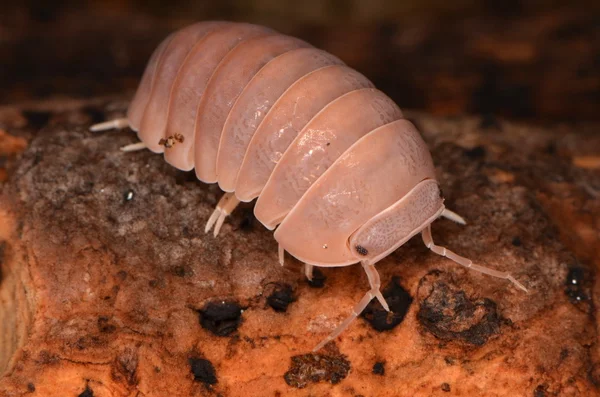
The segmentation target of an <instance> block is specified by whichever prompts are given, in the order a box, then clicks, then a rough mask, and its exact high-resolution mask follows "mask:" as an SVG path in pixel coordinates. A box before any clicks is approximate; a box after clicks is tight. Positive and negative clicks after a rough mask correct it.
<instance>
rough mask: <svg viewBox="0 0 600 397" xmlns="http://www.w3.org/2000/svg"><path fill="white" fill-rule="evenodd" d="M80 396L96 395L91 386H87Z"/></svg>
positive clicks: (89, 396) (90, 396)
mask: <svg viewBox="0 0 600 397" xmlns="http://www.w3.org/2000/svg"><path fill="white" fill-rule="evenodd" d="M78 397H94V392H93V391H92V389H90V387H89V386H86V387H85V390H84V391H83V392H81V393H80V394H79V396H78Z"/></svg>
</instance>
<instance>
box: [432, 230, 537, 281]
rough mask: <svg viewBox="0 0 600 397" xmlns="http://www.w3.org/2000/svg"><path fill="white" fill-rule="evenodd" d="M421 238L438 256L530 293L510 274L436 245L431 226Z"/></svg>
mask: <svg viewBox="0 0 600 397" xmlns="http://www.w3.org/2000/svg"><path fill="white" fill-rule="evenodd" d="M421 236H422V237H423V243H425V246H427V248H429V249H430V250H431V251H433V252H435V253H436V254H438V255H441V256H445V257H446V258H448V259H450V260H451V261H453V262H456V263H458V264H459V265H461V266H464V267H466V268H469V269H473V270H475V271H477V272H480V273H483V274H487V275H488V276H492V277H498V278H503V279H505V280H509V281H510V282H512V283H513V284H514V285H515V286H516V287H517V288H519V289H521V290H523V291H525V292H528V291H527V288H525V286H524V285H523V284H521V283H520V282H518V281H517V280H516V279H515V278H514V277H513V276H512V275H511V274H510V273H508V272H500V271H498V270H494V269H490V268H489V267H485V266H480V265H476V264H474V263H473V261H472V260H470V259H468V258H465V257H462V256H460V255H458V254H455V253H454V252H452V251H450V250H449V249H447V248H445V247H442V246H439V245H435V243H434V242H433V237H431V224H429V225H427V227H426V228H425V229H423V231H422V232H421Z"/></svg>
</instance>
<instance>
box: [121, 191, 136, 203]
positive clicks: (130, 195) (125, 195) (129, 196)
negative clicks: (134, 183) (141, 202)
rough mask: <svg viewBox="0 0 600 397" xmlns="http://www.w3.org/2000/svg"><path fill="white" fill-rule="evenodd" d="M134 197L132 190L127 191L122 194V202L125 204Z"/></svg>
mask: <svg viewBox="0 0 600 397" xmlns="http://www.w3.org/2000/svg"><path fill="white" fill-rule="evenodd" d="M134 196H135V191H134V190H133V189H127V190H126V191H125V193H123V201H124V202H126V203H127V202H129V201H131V200H133V197H134Z"/></svg>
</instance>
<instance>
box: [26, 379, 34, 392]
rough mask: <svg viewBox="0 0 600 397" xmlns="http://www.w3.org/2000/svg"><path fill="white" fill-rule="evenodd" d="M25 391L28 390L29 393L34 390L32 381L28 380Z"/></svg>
mask: <svg viewBox="0 0 600 397" xmlns="http://www.w3.org/2000/svg"><path fill="white" fill-rule="evenodd" d="M27 391H28V392H29V393H33V392H34V391H35V385H34V384H33V383H31V382H29V383H28V384H27Z"/></svg>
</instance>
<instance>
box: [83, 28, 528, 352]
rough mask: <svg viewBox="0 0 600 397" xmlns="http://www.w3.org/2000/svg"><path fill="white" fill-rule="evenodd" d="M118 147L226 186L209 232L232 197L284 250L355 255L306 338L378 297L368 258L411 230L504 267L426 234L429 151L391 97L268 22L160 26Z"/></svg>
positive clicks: (434, 192)
mask: <svg viewBox="0 0 600 397" xmlns="http://www.w3.org/2000/svg"><path fill="white" fill-rule="evenodd" d="M127 126H128V127H131V129H133V130H134V131H137V133H138V136H139V138H140V140H141V142H139V143H136V144H133V145H128V146H126V147H124V148H122V149H123V150H126V151H130V150H137V149H142V148H148V149H150V150H151V151H153V152H155V153H164V157H165V160H166V161H167V162H169V163H170V164H171V165H173V166H174V167H176V168H178V169H181V170H191V169H195V172H196V175H197V177H198V179H200V180H201V181H203V182H206V183H214V182H217V183H218V184H219V186H220V187H221V189H222V190H224V191H225V192H226V193H225V194H224V196H223V197H222V198H221V200H220V201H219V203H218V205H217V208H216V209H215V211H214V213H213V214H212V216H211V217H210V219H209V220H208V222H207V225H206V232H208V231H209V230H211V229H212V228H213V226H214V235H215V236H217V235H218V233H219V230H220V229H221V226H222V224H223V222H224V220H225V218H226V217H227V216H228V215H229V214H230V213H231V211H233V210H234V208H235V207H236V206H237V205H238V204H239V203H240V201H244V202H248V201H252V200H253V199H255V198H258V201H257V203H256V206H255V208H254V213H255V215H256V217H257V219H258V220H259V221H260V222H261V223H262V224H263V225H265V226H266V227H267V228H268V229H270V230H273V229H275V228H276V227H277V226H278V227H277V230H276V231H275V233H274V236H275V239H276V240H277V242H278V243H279V260H280V263H281V264H282V265H283V257H284V253H285V251H287V252H289V253H290V254H291V255H293V256H294V257H296V258H297V259H299V260H300V261H303V262H304V263H305V264H306V265H305V274H306V276H307V277H308V278H309V279H311V278H312V270H313V266H323V267H334V266H346V265H351V264H355V263H358V262H361V264H362V266H363V268H364V270H365V272H366V274H367V276H368V279H369V283H370V286H371V289H370V290H369V291H368V292H367V293H366V294H365V295H364V297H363V298H362V299H361V300H360V302H359V303H358V304H357V305H356V307H355V308H354V310H353V312H352V314H351V315H350V316H349V317H348V318H346V320H344V321H343V322H342V324H341V325H339V326H338V328H336V329H335V330H334V331H333V332H332V333H331V334H330V335H329V336H328V337H327V338H325V339H324V340H323V341H322V342H321V343H320V344H319V345H318V346H317V347H316V348H315V350H318V349H320V348H321V347H322V346H324V345H325V344H326V343H327V342H328V341H330V340H332V339H333V338H335V337H336V336H337V335H339V334H340V333H341V332H342V331H343V330H344V329H345V328H346V327H347V326H348V325H349V324H350V322H351V321H352V320H354V319H355V318H356V317H357V316H358V314H359V313H360V312H362V311H363V309H364V308H365V307H366V306H367V304H368V303H369V302H370V301H371V299H372V298H377V299H378V300H379V302H380V303H381V305H382V306H383V307H384V308H385V309H386V310H389V307H388V305H387V303H386V301H385V299H384V298H383V296H382V294H381V292H380V290H379V288H380V279H379V274H378V273H377V270H376V269H375V267H374V264H375V263H376V262H377V261H379V260H380V259H382V258H383V257H385V256H387V255H388V254H390V253H391V252H392V251H394V250H395V249H396V248H398V247H400V246H401V245H402V244H404V243H405V242H406V241H407V240H408V239H410V238H411V237H413V236H414V235H416V234H417V233H421V236H422V238H423V241H424V243H425V245H426V246H427V247H428V248H430V249H431V250H432V251H433V252H435V253H436V254H439V255H442V256H446V257H447V258H449V259H451V260H453V261H454V262H456V263H458V264H460V265H463V266H465V267H468V268H471V269H474V270H477V271H480V272H482V273H485V274H489V275H492V276H495V277H500V278H504V279H508V280H510V281H511V282H513V283H514V284H515V285H516V286H517V287H519V288H521V289H523V290H525V291H526V289H525V287H524V286H523V285H521V284H520V283H519V282H518V281H516V280H515V279H514V278H513V277H512V276H511V275H510V274H508V273H505V272H499V271H496V270H492V269H489V268H485V267H482V266H478V265H475V264H473V263H472V262H471V261H470V260H469V259H467V258H464V257H462V256H459V255H457V254H455V253H453V252H452V251H449V250H447V249H446V248H444V247H441V246H438V245H435V244H434V242H433V239H432V237H431V223H432V222H433V221H434V220H435V219H437V218H439V217H445V218H448V219H451V220H453V221H456V222H458V223H462V224H464V223H465V222H464V220H463V219H462V218H461V217H460V216H459V215H457V214H455V213H453V212H452V211H449V210H448V209H446V208H445V207H444V204H443V201H444V199H443V198H442V196H441V191H440V188H439V186H438V182H437V181H436V178H435V172H434V166H433V161H432V159H431V155H430V153H429V151H428V149H427V146H426V145H425V143H424V141H423V140H422V138H421V136H420V134H419V132H418V131H417V130H416V128H415V127H414V125H413V124H411V123H410V122H409V121H408V120H406V119H404V118H403V116H402V112H401V110H400V109H399V108H398V106H397V105H396V104H395V103H394V102H393V101H392V100H391V99H390V98H388V97H387V96H386V95H385V94H383V93H382V92H381V91H379V90H377V89H375V88H374V86H373V84H372V83H371V82H370V81H369V80H368V79H367V78H366V77H364V76H363V75H361V74H360V73H358V72H357V71H355V70H353V69H351V68H349V67H347V66H345V65H344V63H343V62H342V61H341V60H339V59H338V58H336V57H335V56H333V55H331V54H329V53H327V52H325V51H322V50H319V49H316V48H314V47H312V46H310V45H309V44H307V43H306V42H304V41H301V40H299V39H296V38H292V37H289V36H285V35H282V34H279V33H277V32H275V31H273V30H271V29H269V28H265V27H261V26H256V25H251V24H246V23H230V22H200V23H197V24H194V25H191V26H188V27H186V28H183V29H181V30H179V31H177V32H175V33H173V34H171V35H170V36H168V37H167V38H166V39H165V40H164V41H163V42H162V43H161V44H160V45H159V46H158V47H157V49H156V50H155V51H154V53H153V55H152V57H151V58H150V60H149V62H148V65H147V67H146V70H145V72H144V75H143V77H142V80H141V82H140V85H139V87H138V89H137V92H136V94H135V97H134V99H133V101H132V102H131V104H130V106H129V109H128V113H127V118H125V119H117V120H112V121H108V122H105V123H100V124H97V125H94V126H92V127H91V129H92V130H93V131H100V130H106V129H110V128H123V127H127Z"/></svg>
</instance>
